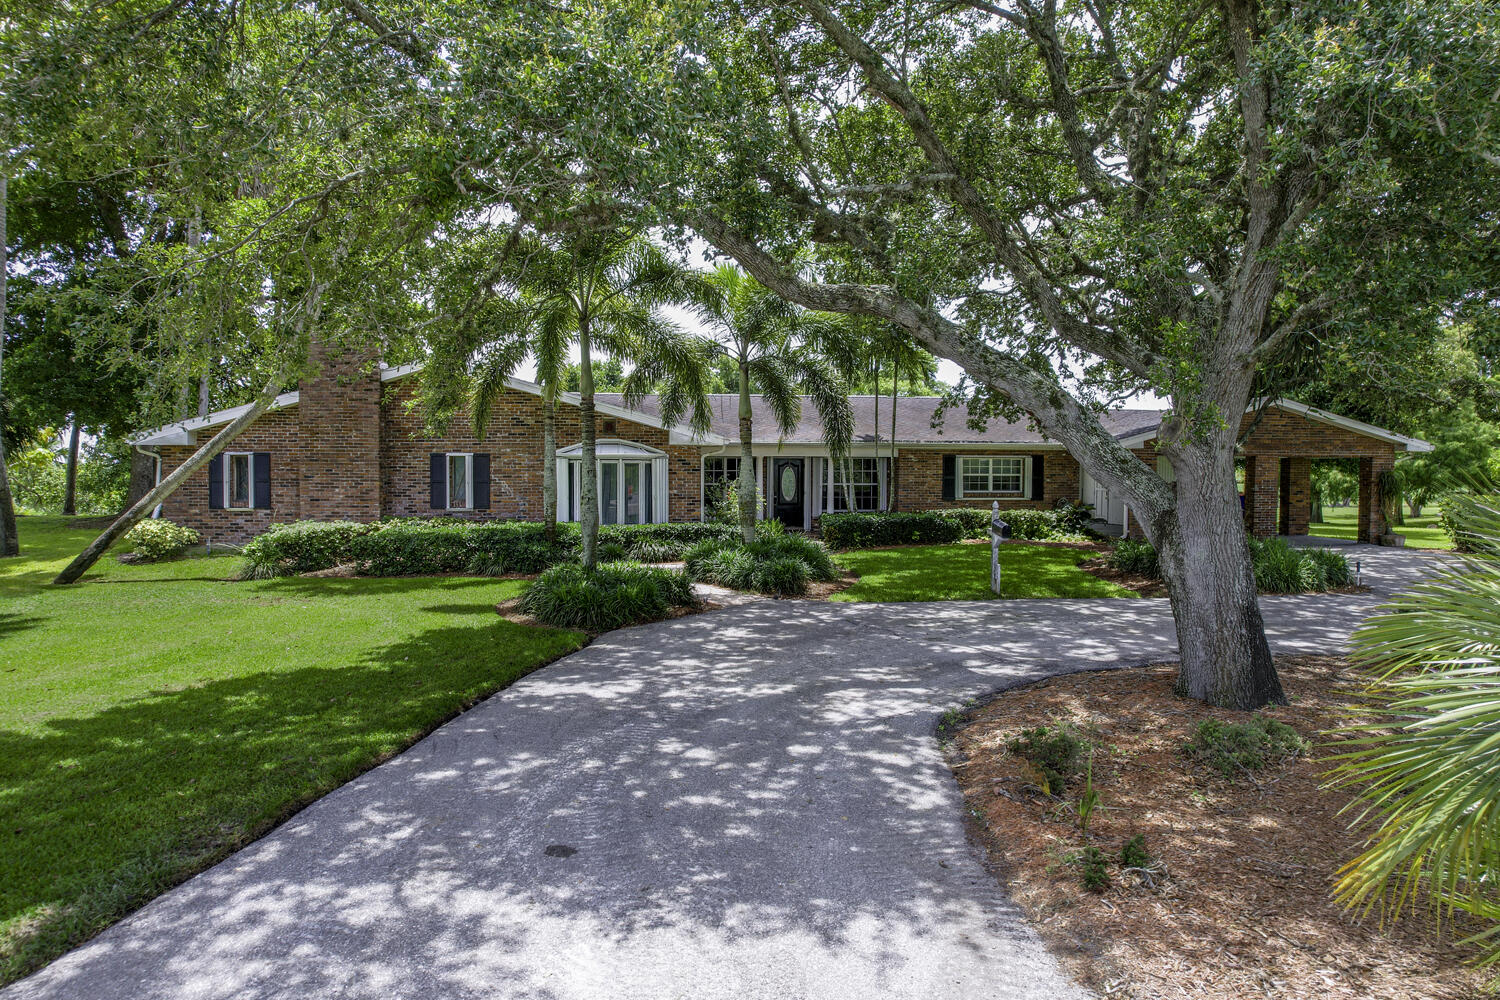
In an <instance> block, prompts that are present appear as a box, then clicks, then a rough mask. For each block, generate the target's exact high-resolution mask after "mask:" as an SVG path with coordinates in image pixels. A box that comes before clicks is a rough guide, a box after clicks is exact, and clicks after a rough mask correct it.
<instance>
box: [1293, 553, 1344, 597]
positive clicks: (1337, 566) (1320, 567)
mask: <svg viewBox="0 0 1500 1000" xmlns="http://www.w3.org/2000/svg"><path fill="white" fill-rule="evenodd" d="M1302 553H1303V557H1304V558H1306V559H1308V560H1310V561H1311V562H1312V564H1313V566H1314V567H1315V568H1316V570H1317V573H1318V575H1319V577H1320V578H1321V580H1322V584H1323V585H1322V587H1321V588H1320V589H1322V590H1328V589H1331V588H1335V587H1347V586H1350V585H1351V584H1353V583H1354V570H1352V569H1350V568H1349V559H1348V557H1347V556H1345V555H1344V554H1343V553H1342V552H1335V551H1334V550H1333V549H1303V550H1302Z"/></svg>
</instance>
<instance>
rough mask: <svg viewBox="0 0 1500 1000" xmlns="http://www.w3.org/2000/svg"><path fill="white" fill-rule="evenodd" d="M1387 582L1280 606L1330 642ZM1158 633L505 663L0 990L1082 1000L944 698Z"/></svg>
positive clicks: (688, 630) (856, 643)
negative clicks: (192, 872) (261, 834)
mask: <svg viewBox="0 0 1500 1000" xmlns="http://www.w3.org/2000/svg"><path fill="white" fill-rule="evenodd" d="M1346 551H1348V553H1349V554H1350V555H1351V557H1357V558H1361V559H1362V561H1363V564H1364V569H1365V574H1366V583H1369V584H1371V585H1373V586H1374V588H1375V592H1374V593H1372V594H1369V595H1357V596H1328V595H1325V596H1316V597H1283V598H1267V599H1265V600H1264V601H1263V602H1262V605H1263V607H1264V609H1265V613H1266V617H1267V622H1268V631H1269V634H1270V635H1271V639H1272V642H1273V644H1274V645H1275V647H1276V648H1277V649H1278V651H1327V650H1329V649H1330V648H1336V647H1338V646H1339V645H1341V644H1342V643H1343V642H1344V640H1345V639H1346V638H1347V636H1348V633H1349V631H1350V629H1351V627H1352V626H1353V625H1354V624H1355V623H1356V622H1357V621H1358V620H1359V619H1360V618H1362V617H1363V616H1364V615H1366V614H1368V613H1369V611H1370V609H1371V608H1372V606H1373V605H1374V604H1375V603H1376V602H1377V600H1378V598H1379V597H1380V596H1382V595H1383V594H1384V593H1387V592H1389V591H1390V590H1391V589H1392V588H1394V587H1398V586H1400V585H1402V584H1404V583H1406V582H1410V580H1411V579H1413V578H1414V577H1415V576H1416V575H1417V574H1419V573H1420V572H1421V571H1422V570H1423V569H1424V568H1425V567H1428V566H1430V565H1431V560H1430V559H1428V558H1426V557H1422V556H1419V555H1416V554H1413V553H1404V552H1393V551H1391V550H1379V549H1373V548H1366V547H1362V546H1361V547H1356V548H1350V549H1348V550H1346ZM1174 654H1175V641H1174V639H1173V637H1172V627H1171V616H1170V614H1169V612H1168V609H1167V605H1166V602H1165V601H1159V600H1135V601H1130V600H1113V601H1111V600H1069V601H1006V602H994V603H946V604H904V605H903V604H896V605H891V604H886V605H878V604H863V605H860V604H831V603H814V602H803V601H767V602H759V603H753V604H747V605H744V606H741V607H736V608H729V609H726V610H723V611H718V612H713V613H710V614H705V615H697V616H691V617H687V618H681V619H677V620H674V621H670V622H663V623H660V624H657V625H650V626H643V627H640V628H634V629H627V630H623V631H619V632H615V633H611V634H610V635H608V636H606V637H604V638H603V639H601V640H600V641H598V642H596V643H594V644H593V645H591V646H589V647H588V648H586V649H584V650H582V651H581V652H578V653H576V654H574V655H572V656H569V657H567V658H565V659H563V660H560V661H559V662H557V663H556V664H554V665H552V666H550V667H548V668H546V669H545V670H542V671H539V672H538V673H536V674H533V675H531V676H530V677H527V678H525V679H524V680H521V681H519V682H518V683H516V684H515V685H513V686H511V687H510V688H508V689H507V690H505V691H504V692H502V693H501V694H499V695H497V696H495V697H494V698H491V699H490V700H489V701H487V702H485V703H483V704H481V705H479V706H478V707H476V708H474V709H473V710H471V711H469V712H467V713H465V714H464V715H462V716H460V717H459V718H458V719H455V720H454V721H453V722H450V723H449V724H447V725H446V726H443V727H442V728H441V729H439V730H437V731H436V732H435V733H433V734H432V735H431V736H429V737H428V738H427V739H425V740H423V741H422V742H421V743H419V744H417V745H416V746H415V747H414V748H412V749H411V750H410V751H408V752H406V753H405V754H402V755H401V756H400V757H398V758H396V759H395V760H392V761H390V762H389V763H387V764H385V765H383V766H381V767H378V768H376V769H374V770H372V771H370V772H368V773H367V774H365V775H364V776H362V777H360V778H358V779H357V780H355V781H353V782H351V783H349V784H348V785H345V786H344V787H343V788H340V789H338V790H337V791H335V792H333V793H332V794H330V795H328V796H326V797H325V798H323V799H321V800H320V801H318V802H317V803H315V804H313V805H312V806H310V807H308V808H307V809H305V810H303V811H302V812H301V813H299V814H298V815H296V816H295V817H293V818H292V819H291V820H289V821H288V822H287V823H285V824H284V825H282V826H281V827H279V828H277V829H276V830H275V831H273V832H272V833H270V834H269V835H268V836H266V837H265V838H264V839H262V840H260V841H258V842H256V843H255V844H252V845H251V846H249V847H247V848H246V849H245V850H243V851H240V852H239V853H238V854H235V855H234V856H232V857H230V858H229V859H227V860H226V861H224V862H223V863H222V864H220V865H218V866H217V867H215V868H213V869H211V870H209V871H207V872H204V873H203V874H201V875H199V876H197V877H196V878H194V879H192V880H190V881H189V882H187V883H185V884H184V885H182V886H180V887H178V888H177V889H175V890H173V891H171V892H169V893H167V894H166V895H164V896H162V897H160V898H159V899H157V900H156V901H154V902H152V903H151V904H149V905H148V906H146V907H145V908H143V909H142V910H140V911H139V912H138V913H136V914H135V915H134V916H132V917H130V918H128V919H126V920H124V921H122V922H121V923H119V924H117V925H116V926H115V927H113V928H111V929H110V930H109V931H107V932H105V933H104V934H102V935H100V936H99V937H98V938H96V939H94V940H93V941H91V942H89V943H88V944H86V945H84V946H83V947H81V948H79V949H78V950H76V951H74V952H72V953H70V954H68V955H66V956H64V957H63V958H61V959H59V960H58V961H57V962H55V963H53V964H52V965H51V966H49V967H48V968H46V969H44V970H42V971H41V972H40V973H38V974H36V975H35V976H33V977H31V978H30V979H27V980H24V981H22V982H20V983H17V984H15V985H13V986H12V987H10V988H9V989H7V990H5V991H3V993H0V996H3V1000H22V998H41V997H46V998H65V997H66V998H88V1000H109V998H124V997H132V998H134V997H161V998H174V1000H175V998H182V1000H191V998H210V997H212V998H220V997H223V998H230V997H234V998H270V997H277V998H282V997H285V998H313V997H319V998H321V997H339V998H355V997H371V998H377V997H378V998H398V997H413V998H416V997H421V998H434V1000H435V998H448V997H455V998H457V997H462V998H470V997H475V998H478V997H494V998H506V1000H520V998H537V1000H584V998H587V1000H600V998H642V1000H645V998H650V1000H664V998H694V1000H702V998H726V1000H727V998H735V1000H750V998H804V997H805V998H814V997H816V998H840V1000H844V998H856V1000H884V998H908V997H910V998H917V997H921V998H930V997H954V998H968V997H974V998H980V997H983V998H987V1000H992V998H1010V997H1016V998H1020V997H1026V998H1038V1000H1041V998H1048V1000H1050V998H1069V997H1076V996H1082V995H1083V994H1082V991H1080V990H1079V989H1078V988H1077V987H1075V986H1073V985H1072V984H1071V983H1070V982H1069V981H1068V980H1067V978H1066V977H1065V976H1064V975H1063V974H1062V973H1061V972H1060V971H1059V970H1058V967H1057V965H1056V963H1055V962H1054V961H1053V960H1052V959H1051V958H1050V957H1049V956H1048V955H1047V953H1046V952H1045V951H1044V949H1043V948H1042V947H1041V946H1040V944H1039V943H1038V941H1037V940H1036V938H1035V937H1034V935H1033V934H1032V933H1031V932H1030V931H1029V929H1028V928H1027V926H1026V924H1025V922H1024V920H1023V919H1022V918H1021V917H1020V915H1019V914H1018V912H1017V910H1016V909H1015V907H1014V906H1013V905H1012V904H1011V903H1010V902H1009V901H1008V900H1007V899H1006V897H1005V895H1004V894H1003V893H1002V892H1001V890H1000V888H999V887H998V885H997V883H996V881H995V879H994V878H993V877H992V876H991V875H989V874H988V873H987V872H986V871H985V870H984V868H983V867H982V866H981V864H980V861H979V858H978V856H977V854H976V853H975V850H974V849H973V848H972V847H971V846H970V845H969V844H968V843H967V842H966V839H965V835H964V829H963V825H962V817H961V809H962V800H961V798H960V796H959V794H958V790H957V787H956V785H955V783H954V781H953V779H952V777H951V776H950V774H949V773H948V770H947V768H946V767H945V766H944V764H943V761H942V759H941V757H940V755H939V752H938V748H937V746H936V743H935V741H934V739H933V729H934V725H935V723H936V721H937V718H938V716H939V714H940V713H941V712H942V711H943V710H944V709H946V708H949V707H951V706H953V705H955V704H957V703H958V702H960V701H961V700H962V699H964V698H966V697H969V696H973V695H980V694H984V693H987V692H990V691H994V690H996V689H998V688H1003V687H1006V686H1009V685H1013V684H1016V683H1018V682H1022V681H1026V680H1031V679H1034V678H1037V677H1041V676H1044V675H1047V674H1055V673H1061V672H1066V671H1069V670H1076V669H1080V668H1087V667H1102V666H1108V665H1125V664H1138V663H1144V662H1148V661H1151V660H1155V659H1162V658H1170V657H1171V656H1173V655H1174Z"/></svg>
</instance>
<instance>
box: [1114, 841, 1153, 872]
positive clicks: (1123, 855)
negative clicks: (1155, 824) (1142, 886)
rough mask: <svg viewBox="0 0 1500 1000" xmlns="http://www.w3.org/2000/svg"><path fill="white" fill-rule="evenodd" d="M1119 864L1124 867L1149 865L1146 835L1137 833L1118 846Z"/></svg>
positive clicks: (1145, 866)
mask: <svg viewBox="0 0 1500 1000" xmlns="http://www.w3.org/2000/svg"><path fill="white" fill-rule="evenodd" d="M1120 865H1121V867H1124V868H1148V867H1150V865H1151V855H1150V854H1148V853H1146V835H1145V834H1144V833H1138V834H1136V835H1135V836H1134V837H1131V838H1130V839H1129V840H1127V841H1125V846H1124V847H1121V848H1120Z"/></svg>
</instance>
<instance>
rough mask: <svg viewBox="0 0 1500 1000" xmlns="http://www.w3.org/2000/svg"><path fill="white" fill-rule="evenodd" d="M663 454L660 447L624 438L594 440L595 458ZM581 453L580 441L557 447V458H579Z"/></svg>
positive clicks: (645, 456)
mask: <svg viewBox="0 0 1500 1000" xmlns="http://www.w3.org/2000/svg"><path fill="white" fill-rule="evenodd" d="M665 454H666V452H664V451H662V450H661V449H660V448H653V447H651V446H650V445H645V444H637V443H636V442H634V441H626V440H625V439H624V438H600V439H599V440H597V441H595V442H594V457H595V458H661V457H662V456H663V455H665ZM582 455H583V442H582V441H580V442H578V443H577V444H570V445H568V446H567V447H566V448H559V449H557V457H558V458H579V457H581V456H582Z"/></svg>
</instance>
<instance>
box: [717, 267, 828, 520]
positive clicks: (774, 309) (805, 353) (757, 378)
mask: <svg viewBox="0 0 1500 1000" xmlns="http://www.w3.org/2000/svg"><path fill="white" fill-rule="evenodd" d="M709 281H710V282H712V284H713V285H714V286H715V288H717V290H718V297H717V299H716V300H715V301H714V302H712V303H711V304H710V305H709V306H708V307H707V308H705V310H704V311H705V313H706V314H707V316H708V317H709V319H710V321H711V323H712V325H713V326H715V327H717V329H718V332H719V333H720V335H721V338H722V339H721V340H720V342H719V345H718V346H719V349H720V350H721V351H722V352H723V353H724V354H725V355H727V356H728V357H729V358H730V360H732V361H733V362H734V364H735V365H736V366H737V368H738V370H739V396H740V407H739V418H740V419H739V424H740V469H739V487H738V492H739V504H740V531H741V533H742V535H743V537H744V540H745V541H746V542H747V543H748V542H751V541H754V540H755V458H754V455H753V452H752V448H751V441H752V431H753V428H752V422H753V415H752V411H751V408H750V397H751V395H752V394H753V393H755V392H759V393H760V395H761V396H762V397H764V399H765V400H766V403H767V404H768V405H769V406H770V408H771V414H772V416H774V417H775V419H776V423H777V426H778V427H779V428H780V429H781V432H782V433H783V434H789V433H791V431H792V430H793V429H794V428H796V426H797V424H798V422H799V421H800V420H801V419H802V400H801V397H800V395H799V391H800V392H805V393H807V395H809V396H810V397H812V403H813V406H814V407H816V408H817V410H818V414H819V415H820V416H821V417H822V418H823V432H824V434H825V436H826V440H827V442H828V450H829V453H830V455H831V456H832V458H833V459H834V460H835V461H836V460H837V459H839V458H841V457H842V456H844V455H845V454H847V453H848V450H849V443H850V441H851V440H852V439H853V437H854V413H853V410H852V408H851V407H850V405H849V395H848V391H847V389H846V388H845V384H844V381H843V379H842V378H840V377H839V374H838V371H837V370H836V368H835V366H834V365H833V364H831V363H830V362H829V361H828V359H827V357H826V356H824V355H822V354H820V353H818V352H816V351H814V350H812V349H810V348H809V346H808V345H809V343H811V342H813V341H817V340H823V339H828V340H832V339H833V338H832V336H831V334H830V333H829V331H828V330H827V329H826V328H827V327H829V326H830V323H831V321H825V320H823V319H822V318H820V317H815V316H812V315H810V314H808V313H805V312H802V311H801V310H799V309H797V308H796V307H794V306H792V305H791V304H789V303H787V302H786V301H784V300H783V299H781V298H780V297H778V296H777V295H775V294H773V293H772V292H771V291H769V290H768V289H766V288H765V287H764V286H763V285H761V284H760V283H759V282H757V281H756V280H755V279H754V278H752V277H750V276H749V275H747V274H745V273H744V272H743V271H741V270H740V269H739V268H737V267H735V266H733V265H731V264H723V265H720V266H719V267H717V268H715V269H714V271H713V273H712V274H711V275H710V276H709Z"/></svg>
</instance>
